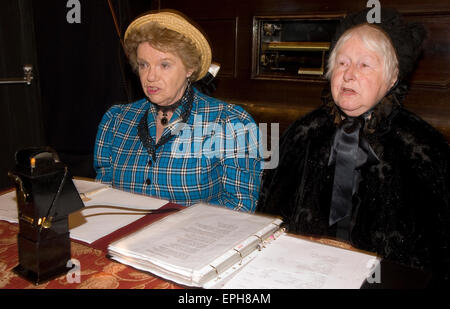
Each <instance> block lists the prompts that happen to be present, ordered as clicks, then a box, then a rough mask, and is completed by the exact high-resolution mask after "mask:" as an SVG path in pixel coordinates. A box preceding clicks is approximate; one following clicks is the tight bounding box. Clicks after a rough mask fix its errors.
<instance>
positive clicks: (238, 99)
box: [0, 0, 450, 189]
mask: <svg viewBox="0 0 450 309" xmlns="http://www.w3.org/2000/svg"><path fill="white" fill-rule="evenodd" d="M79 1H80V3H81V23H80V24H69V23H68V22H67V20H66V15H67V12H68V11H69V10H70V8H67V7H66V4H67V1H66V0H2V1H0V79H3V78H7V77H21V76H23V70H22V66H23V65H24V64H32V65H33V68H34V80H33V82H32V84H31V85H30V86H27V85H23V84H22V85H0V134H1V135H0V136H1V138H0V189H2V188H8V187H11V186H12V182H11V180H10V179H8V176H7V173H8V171H9V170H10V169H12V168H13V166H14V153H15V151H16V150H18V149H21V148H24V147H29V146H40V145H48V146H51V147H53V148H54V149H55V150H56V151H57V152H58V153H59V155H60V157H61V159H62V161H63V162H64V163H66V164H67V165H68V166H69V168H70V169H71V171H72V174H73V175H75V176H85V177H94V176H95V174H94V171H93V168H92V152H93V149H94V142H95V135H96V132H97V126H98V123H99V122H100V119H101V117H102V115H103V114H104V112H105V111H106V110H107V109H108V107H110V106H111V105H113V104H121V103H127V102H131V101H134V100H136V99H138V98H141V97H143V94H142V92H141V89H140V86H139V82H138V79H137V77H136V76H135V75H134V74H133V73H132V72H131V69H130V66H129V65H128V63H127V61H126V59H125V57H124V53H123V51H122V47H121V44H120V41H119V38H118V34H117V32H116V28H115V24H114V21H113V17H112V14H111V11H110V7H109V2H110V3H111V4H112V6H113V10H114V12H115V14H116V15H117V22H118V26H119V32H120V33H121V35H123V33H124V31H125V29H126V26H127V25H128V24H129V22H131V21H132V19H134V18H135V17H136V16H138V15H140V14H141V13H143V12H146V11H148V10H150V9H157V8H171V9H177V10H179V11H181V12H183V13H185V14H186V15H188V16H189V17H191V18H192V19H194V20H195V21H196V22H197V23H198V24H200V25H201V26H202V27H203V29H204V30H205V32H206V34H207V36H208V38H209V40H210V43H211V47H212V51H213V61H216V62H219V63H220V64H221V70H220V72H219V75H218V77H217V79H216V83H217V90H216V91H215V92H214V96H216V97H218V98H220V99H223V100H225V101H228V102H230V103H234V104H239V105H241V106H243V107H244V108H245V109H246V110H247V111H249V112H250V113H251V114H252V116H253V117H254V118H255V120H256V122H258V123H261V122H265V123H269V122H278V123H279V124H280V131H281V132H282V131H283V130H284V129H285V128H286V127H287V126H288V125H289V124H290V123H291V122H292V121H294V120H295V119H296V118H298V117H300V116H302V115H304V114H305V113H307V112H309V111H311V110H312V109H314V108H316V107H317V106H319V105H320V100H319V96H320V92H321V90H322V89H323V88H324V87H325V86H326V82H325V81H324V80H315V81H301V80H299V81H289V80H277V79H270V78H269V79H258V78H255V77H254V76H253V75H252V74H253V73H252V63H253V59H254V46H255V44H254V42H253V38H254V37H253V31H254V29H253V26H254V25H253V20H254V18H255V16H263V17H264V16H269V17H286V16H296V17H302V16H306V17H307V16H320V15H324V14H331V15H344V14H346V13H348V12H350V11H354V10H360V9H363V8H365V7H366V3H367V1H366V0H356V1H354V0H315V1H310V0H222V1H216V0H189V1H188V0H153V1H151V0H111V1H109V2H108V1H107V0H79ZM380 2H381V4H382V5H384V4H385V3H387V1H383V0H381V1H380ZM386 5H389V6H391V7H395V8H397V9H398V10H399V11H400V12H401V13H402V14H403V15H404V16H405V18H406V19H407V20H409V21H416V22H420V23H422V24H423V25H424V26H425V28H426V29H427V31H428V37H427V39H426V40H425V42H424V52H423V55H422V60H421V62H420V63H419V65H418V67H417V70H416V71H415V72H414V74H413V75H412V77H411V90H410V93H409V95H408V96H407V98H406V100H405V102H404V105H405V107H406V108H408V109H410V110H411V111H413V112H415V113H417V114H418V115H419V116H421V117H422V118H424V119H425V120H426V121H428V122H429V123H431V124H432V125H433V126H434V127H436V128H437V129H438V130H440V131H441V132H442V133H443V134H444V135H445V136H446V137H447V139H448V140H449V141H450V92H449V76H450V35H449V34H448V29H449V27H450V0H432V1H423V0H391V1H389V2H388V4H386ZM281 132H280V133H281Z"/></svg>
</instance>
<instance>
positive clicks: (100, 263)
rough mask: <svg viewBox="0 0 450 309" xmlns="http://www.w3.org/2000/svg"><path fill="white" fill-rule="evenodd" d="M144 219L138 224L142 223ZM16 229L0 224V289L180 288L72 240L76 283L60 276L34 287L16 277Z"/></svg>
mask: <svg viewBox="0 0 450 309" xmlns="http://www.w3.org/2000/svg"><path fill="white" fill-rule="evenodd" d="M144 221H145V220H143V221H141V222H142V223H143V222H144ZM18 232H19V227H18V225H17V224H12V223H9V222H6V221H0V289H179V288H182V287H181V286H178V285H177V284H175V283H172V282H168V281H165V280H163V279H161V278H158V277H154V276H152V275H151V274H148V273H145V272H141V271H138V270H136V269H133V268H131V267H128V266H126V265H123V264H120V263H117V262H114V261H112V260H110V259H108V258H107V257H106V251H105V250H104V249H99V248H101V247H102V246H96V247H97V248H95V247H93V246H90V245H89V246H88V245H85V244H82V243H79V242H76V241H72V246H71V250H72V259H76V260H78V261H79V264H80V268H79V273H80V276H79V279H80V280H78V281H79V283H77V282H74V281H75V276H70V277H69V278H67V276H66V275H62V276H60V277H58V278H55V279H53V280H51V281H49V282H46V283H42V284H40V285H37V286H36V285H34V284H33V283H31V282H28V281H27V280H25V279H23V278H21V277H19V276H18V275H16V274H15V273H14V272H13V271H12V269H13V268H14V267H15V266H17V264H18V252H17V233H18Z"/></svg>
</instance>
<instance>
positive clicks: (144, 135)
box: [138, 85, 194, 160]
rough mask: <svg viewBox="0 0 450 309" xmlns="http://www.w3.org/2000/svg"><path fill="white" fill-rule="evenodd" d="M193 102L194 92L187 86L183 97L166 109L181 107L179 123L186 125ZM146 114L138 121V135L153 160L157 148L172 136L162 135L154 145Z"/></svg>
mask: <svg viewBox="0 0 450 309" xmlns="http://www.w3.org/2000/svg"><path fill="white" fill-rule="evenodd" d="M193 101H194V90H193V89H192V87H191V86H190V85H188V86H187V87H186V90H185V92H184V94H183V96H182V97H181V99H180V100H179V101H178V102H176V103H174V104H172V105H170V106H168V107H173V106H176V107H175V109H176V108H178V107H179V106H180V105H181V108H182V111H181V114H180V118H181V122H182V123H186V122H187V120H188V118H189V116H190V114H191V110H192V103H193ZM148 112H149V110H147V111H146V112H145V114H144V116H143V117H142V118H141V120H140V121H139V124H138V135H139V139H140V140H141V142H142V144H143V145H144V147H145V149H147V152H148V154H149V155H150V156H151V158H152V159H153V160H155V159H156V149H158V147H160V146H162V145H164V144H165V143H167V142H168V141H169V140H170V139H171V138H172V137H173V134H163V135H162V136H161V138H160V139H159V141H158V143H155V141H154V140H153V138H152V137H151V136H150V134H149V128H148V120H147V119H148Z"/></svg>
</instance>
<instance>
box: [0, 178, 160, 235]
mask: <svg viewBox="0 0 450 309" xmlns="http://www.w3.org/2000/svg"><path fill="white" fill-rule="evenodd" d="M73 182H74V184H75V187H76V188H77V190H78V192H79V193H80V195H81V196H82V197H83V202H84V205H85V206H86V207H87V208H84V209H82V210H80V211H78V212H74V213H72V214H70V215H69V229H70V237H71V238H73V239H77V240H80V241H84V242H87V243H92V242H94V241H96V240H97V239H100V238H102V237H104V236H106V235H108V234H110V233H112V232H114V231H115V230H117V229H119V228H121V227H123V226H126V225H128V224H130V223H132V222H134V221H136V220H138V219H140V218H142V217H143V216H144V215H145V210H152V209H158V208H160V207H162V206H164V205H165V204H167V203H168V201H166V200H160V199H156V198H152V197H148V196H144V195H138V194H132V193H129V192H125V191H121V190H117V189H113V188H111V187H109V186H107V185H105V184H102V183H98V182H93V181H86V180H78V179H74V180H73ZM85 196H86V197H87V198H84V197H85ZM88 206H93V207H88ZM96 206H98V207H96ZM105 206H115V207H124V208H132V209H137V210H142V211H132V210H127V209H120V208H112V207H105ZM0 220H5V221H8V222H11V223H17V222H18V219H17V200H16V191H15V190H14V191H11V192H8V193H5V194H3V195H0Z"/></svg>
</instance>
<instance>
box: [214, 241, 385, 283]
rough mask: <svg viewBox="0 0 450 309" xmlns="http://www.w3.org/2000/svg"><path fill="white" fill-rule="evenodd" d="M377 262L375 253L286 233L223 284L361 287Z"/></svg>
mask: <svg viewBox="0 0 450 309" xmlns="http://www.w3.org/2000/svg"><path fill="white" fill-rule="evenodd" d="M374 263H375V264H374ZM376 264H378V260H377V259H376V257H375V256H372V255H368V254H364V253H360V252H355V251H350V250H345V249H340V248H336V247H331V246H327V245H323V244H319V243H315V242H311V241H307V240H303V239H300V238H297V237H292V236H288V235H286V234H284V235H282V236H280V237H279V238H277V239H276V240H274V241H272V242H271V243H270V244H268V245H266V248H264V249H263V250H262V251H261V252H259V253H257V256H256V257H255V258H254V259H253V260H252V261H251V262H250V263H248V264H247V265H246V266H244V267H242V268H241V270H240V271H239V272H238V273H236V275H235V276H234V277H232V278H231V279H230V280H228V281H227V282H226V283H225V284H224V285H223V288H225V289H286V288H287V289H358V288H360V286H361V284H362V283H363V282H364V280H365V279H366V278H367V277H368V276H369V274H370V273H371V271H373V268H374V265H376Z"/></svg>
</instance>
